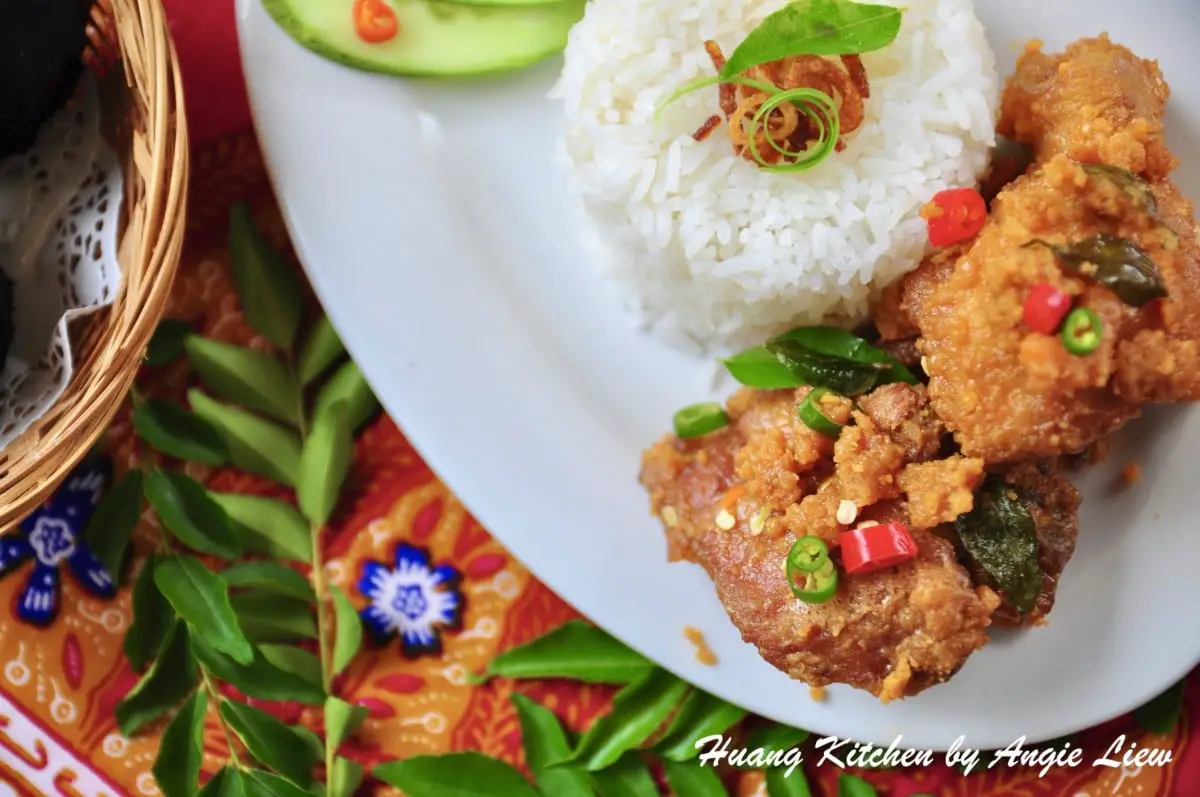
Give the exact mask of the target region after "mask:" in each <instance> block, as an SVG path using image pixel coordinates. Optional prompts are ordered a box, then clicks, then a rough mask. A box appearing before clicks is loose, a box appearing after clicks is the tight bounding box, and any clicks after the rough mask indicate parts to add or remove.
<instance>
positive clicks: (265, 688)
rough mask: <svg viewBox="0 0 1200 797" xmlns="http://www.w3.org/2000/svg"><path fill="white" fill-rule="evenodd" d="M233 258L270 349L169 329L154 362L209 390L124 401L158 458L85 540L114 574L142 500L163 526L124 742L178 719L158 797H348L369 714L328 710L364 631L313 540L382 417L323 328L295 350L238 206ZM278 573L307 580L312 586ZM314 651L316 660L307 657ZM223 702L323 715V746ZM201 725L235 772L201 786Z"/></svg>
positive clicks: (132, 637)
mask: <svg viewBox="0 0 1200 797" xmlns="http://www.w3.org/2000/svg"><path fill="white" fill-rule="evenodd" d="M229 248H230V254H231V259H232V266H233V274H234V282H235V285H236V288H237V292H238V296H239V299H240V302H241V306H242V310H243V314H244V316H245V318H246V320H247V321H248V322H249V323H250V324H251V326H253V327H254V328H255V330H256V331H258V332H259V333H260V334H261V335H262V336H263V337H264V338H265V339H266V340H267V341H269V342H270V343H271V344H272V346H273V347H274V350H273V351H272V352H264V351H259V350H256V349H250V348H246V347H242V346H236V345H233V344H230V343H226V342H223V341H217V340H211V339H208V338H204V337H202V336H200V335H197V334H195V333H194V332H193V331H192V330H191V329H190V328H189V327H188V325H187V324H185V323H183V322H181V321H178V320H174V319H168V320H165V321H163V322H162V323H161V324H160V326H159V328H158V330H157V332H156V334H155V336H154V339H153V340H152V341H151V344H150V346H149V347H148V350H147V362H148V363H150V364H154V365H165V364H167V363H170V362H172V361H174V360H177V359H179V358H180V357H182V356H185V355H186V357H187V360H188V362H189V363H190V365H191V367H192V369H193V370H194V372H195V374H196V376H197V377H198V379H199V382H200V384H201V385H202V386H203V389H200V388H197V389H193V390H191V391H190V392H189V393H188V404H189V408H185V407H183V406H181V405H179V404H176V403H173V402H169V401H164V400H161V399H156V398H145V397H143V396H142V394H141V393H140V392H139V391H137V390H136V389H135V390H134V391H133V392H132V396H133V403H134V409H133V414H132V421H133V427H134V431H135V433H136V434H137V436H138V438H139V440H140V443H141V445H143V446H148V447H149V448H151V449H153V450H154V451H156V452H158V456H155V457H151V456H142V457H141V458H140V459H141V463H140V465H139V467H137V468H135V469H132V470H130V471H129V472H128V473H127V474H125V475H124V476H123V477H122V478H121V479H120V480H119V481H118V482H117V483H116V484H115V485H114V486H113V489H112V490H110V491H109V493H108V494H107V496H106V497H105V498H104V500H103V501H102V502H101V505H100V506H99V507H98V508H97V511H96V514H95V517H94V519H93V521H92V522H91V523H90V524H89V526H88V529H87V531H86V535H87V538H88V541H89V543H90V544H91V545H92V547H93V549H94V550H95V551H96V553H97V556H98V557H99V558H100V559H101V561H102V562H103V563H104V564H105V566H107V567H109V568H110V569H111V572H114V573H115V572H119V568H120V565H121V563H122V561H123V560H124V558H125V557H126V555H127V552H128V548H129V541H130V538H131V535H132V532H133V530H134V527H135V526H136V525H137V522H138V520H139V517H140V516H141V514H142V511H143V501H144V502H145V504H147V505H148V506H149V508H150V509H151V510H153V513H154V515H156V516H157V518H158V525H159V527H160V529H161V534H160V536H159V539H158V541H157V545H156V549H155V550H154V551H153V552H152V553H151V554H150V555H149V556H147V557H146V558H145V559H144V560H143V561H142V563H141V567H140V570H139V571H138V572H137V574H136V575H135V577H134V581H133V593H132V599H133V611H134V618H133V622H132V624H131V625H130V628H129V631H128V632H127V634H126V637H125V640H124V651H125V655H126V657H127V658H128V660H129V662H130V665H131V667H133V668H134V669H135V670H136V671H139V672H142V676H141V679H140V680H139V681H138V683H137V684H136V685H135V686H134V687H133V689H132V690H131V691H130V692H129V694H128V695H127V696H126V698H125V699H124V700H123V701H122V702H121V703H120V704H119V705H118V706H117V708H116V716H117V720H118V724H119V726H120V729H121V731H122V733H124V734H126V735H132V734H135V733H137V732H139V731H140V730H142V729H144V728H145V727H146V726H147V725H149V724H150V723H152V722H154V721H156V720H159V719H160V718H162V717H164V716H167V715H168V714H172V712H173V714H172V716H171V717H170V719H169V721H168V723H167V725H166V728H165V730H164V732H163V736H162V743H161V747H160V750H159V754H158V758H157V760H156V762H155V765H154V774H155V777H156V779H157V781H158V785H159V788H160V790H161V791H162V793H163V794H164V795H166V797H177V796H178V797H182V795H189V796H190V795H195V794H203V795H225V794H243V793H246V794H271V795H279V796H280V797H289V796H290V795H309V794H313V793H315V792H320V793H323V794H325V795H326V796H327V797H349V795H351V794H353V793H354V791H355V790H356V789H357V788H358V785H359V783H360V782H361V780H362V778H363V770H362V768H361V767H360V766H359V765H358V764H357V763H355V762H354V761H352V760H350V759H348V758H345V757H343V756H341V755H339V754H338V753H339V749H340V748H341V747H342V745H343V744H344V743H345V742H346V741H347V740H348V739H349V738H350V737H351V736H352V735H353V734H354V733H355V732H356V731H357V729H358V728H359V726H360V725H361V724H362V722H363V721H364V719H365V718H366V710H365V709H364V708H362V707H360V706H354V705H351V704H349V703H347V702H346V701H344V700H342V699H341V698H339V697H337V696H336V695H334V694H333V693H332V685H333V679H334V677H335V676H336V675H338V674H339V673H340V672H341V671H342V670H344V669H345V667H346V666H347V665H348V664H349V663H350V661H351V660H352V659H353V658H354V656H355V655H356V653H357V652H358V650H359V647H360V645H361V643H362V626H361V623H360V620H359V617H358V614H357V611H356V610H355V608H354V606H353V604H352V603H351V601H350V599H349V598H348V597H347V596H346V595H345V594H344V593H342V592H341V590H339V589H338V588H337V587H336V586H334V585H332V584H330V583H329V582H328V580H327V578H326V574H325V563H324V561H323V558H322V544H321V543H322V537H323V535H324V533H325V529H326V526H327V524H328V522H329V520H330V518H331V517H332V516H333V513H334V511H335V510H336V508H337V504H338V500H339V497H340V495H341V492H342V487H343V483H344V481H345V478H346V475H347V472H348V470H349V466H350V461H351V457H352V447H353V437H354V432H355V430H356V429H358V428H359V427H360V426H362V425H363V424H364V423H365V422H366V421H367V420H368V419H369V418H370V417H371V416H372V415H373V414H374V413H375V412H376V410H377V409H378V402H377V401H376V400H375V397H374V396H373V395H372V393H371V391H370V388H369V387H368V386H367V383H366V381H365V380H364V379H363V376H362V374H361V373H360V372H359V370H358V368H357V367H356V366H355V365H354V363H353V362H352V361H349V360H348V359H347V358H346V352H345V349H344V347H343V346H342V344H341V341H340V340H339V339H338V336H337V333H336V332H335V331H334V329H333V326H332V325H331V324H330V323H329V320H328V319H327V318H326V317H324V316H323V315H322V316H321V317H319V318H318V319H316V321H315V322H314V323H312V324H311V325H310V326H309V328H308V330H307V334H304V335H303V336H301V325H302V320H303V316H304V312H303V309H304V308H303V290H302V287H301V284H300V282H299V280H298V279H297V277H296V275H295V272H294V271H293V269H292V268H291V266H289V265H288V264H287V263H286V261H284V259H283V258H282V256H281V255H280V254H279V253H278V252H276V251H275V250H274V249H273V248H271V246H270V245H269V244H268V243H267V241H266V239H265V237H264V236H263V235H262V233H261V232H260V231H259V230H258V229H257V228H256V227H255V226H254V224H253V222H252V220H251V218H250V215H249V213H248V211H247V210H246V208H245V207H244V206H237V207H235V208H234V210H233V213H232V216H231V224H230V234H229ZM163 455H165V457H167V458H170V459H174V460H181V461H183V462H194V463H198V464H202V465H208V466H222V465H232V466H234V467H236V468H239V469H241V470H243V471H246V472H249V473H254V474H256V475H259V476H262V477H264V478H267V479H269V480H272V481H274V482H276V483H278V484H279V485H281V486H283V487H287V488H292V489H293V490H294V491H295V494H296V502H297V503H296V506H293V505H292V504H291V503H289V502H286V501H281V500H278V499H275V498H268V497H262V496H247V495H240V494H233V493H218V492H213V491H210V490H209V489H208V488H206V487H205V486H204V485H203V484H201V483H200V482H199V481H198V480H196V479H194V478H192V477H191V476H189V475H187V474H185V473H184V472H183V470H182V469H178V468H174V467H170V466H168V465H163V464H159V465H155V464H152V462H151V460H152V459H157V460H163ZM166 461H170V460H166ZM287 563H299V564H301V565H305V566H307V568H308V575H307V576H305V575H303V574H302V573H301V572H300V571H299V570H297V569H295V568H294V567H292V566H291V565H290V564H287ZM314 641H315V644H316V650H317V653H316V654H313V653H311V652H309V650H308V649H307V647H306V645H308V646H311V645H312V644H313V642H314ZM225 687H232V688H234V689H236V690H238V691H239V692H241V693H242V694H243V695H245V696H247V697H250V698H256V699H259V700H267V701H294V702H296V703H300V704H305V705H310V706H319V707H321V708H322V709H323V714H324V717H323V723H322V724H323V728H324V737H323V738H321V737H319V736H317V735H315V734H313V733H312V732H311V731H309V730H308V729H307V728H304V727H302V726H289V725H287V724H285V723H283V722H282V721H280V720H279V719H277V718H276V717H275V716H273V715H271V714H269V713H267V712H265V711H263V710H261V709H259V708H255V707H253V706H250V705H248V704H245V703H242V702H238V701H235V700H229V699H227V698H226V697H225V692H224V689H225ZM210 711H211V712H213V715H215V718H216V720H217V722H218V724H219V726H220V728H221V730H222V733H223V734H224V736H225V739H226V741H227V743H228V748H229V755H230V760H229V765H228V766H226V767H225V768H223V769H222V770H220V771H219V772H218V773H217V774H216V776H215V777H213V778H212V779H211V780H210V781H209V782H208V783H207V784H206V785H205V786H204V787H203V789H201V788H200V785H199V774H200V760H201V755H202V733H203V728H204V719H205V716H206V715H207V713H208V712H210ZM317 764H323V765H324V774H325V777H324V779H323V782H322V783H317V782H316V780H315V779H314V772H315V771H316V766H317Z"/></svg>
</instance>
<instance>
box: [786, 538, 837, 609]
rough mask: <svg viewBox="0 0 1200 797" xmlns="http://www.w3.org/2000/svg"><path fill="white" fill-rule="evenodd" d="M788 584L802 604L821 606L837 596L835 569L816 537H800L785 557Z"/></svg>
mask: <svg viewBox="0 0 1200 797" xmlns="http://www.w3.org/2000/svg"><path fill="white" fill-rule="evenodd" d="M787 577H788V585H789V586H790V587H791V588H792V594H793V595H795V596H796V597H797V598H799V599H800V600H802V601H804V602H805V603H825V602H826V601H828V600H830V599H831V598H833V596H834V595H836V594H837V585H838V574H837V567H835V566H834V564H833V560H832V559H830V558H829V548H828V547H827V546H826V545H825V541H824V540H822V539H821V538H820V537H813V536H811V535H809V536H807V537H801V538H799V539H798V540H796V541H795V542H794V543H792V547H791V550H789V551H788V555H787Z"/></svg>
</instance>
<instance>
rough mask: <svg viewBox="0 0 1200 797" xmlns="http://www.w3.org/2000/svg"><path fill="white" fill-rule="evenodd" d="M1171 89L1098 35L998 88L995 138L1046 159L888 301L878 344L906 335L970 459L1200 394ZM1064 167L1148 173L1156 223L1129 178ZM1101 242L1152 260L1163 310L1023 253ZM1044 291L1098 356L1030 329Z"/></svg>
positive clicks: (1198, 275)
mask: <svg viewBox="0 0 1200 797" xmlns="http://www.w3.org/2000/svg"><path fill="white" fill-rule="evenodd" d="M1088 70H1091V71H1090V72H1089V71H1088ZM1167 93H1168V92H1167V88H1166V85H1165V84H1163V83H1162V79H1161V75H1160V74H1159V73H1158V70H1157V66H1155V65H1154V64H1153V63H1151V62H1145V61H1141V60H1140V59H1137V58H1136V57H1135V56H1134V55H1133V54H1132V53H1130V52H1129V51H1128V50H1126V49H1125V48H1123V47H1119V46H1118V45H1114V44H1112V42H1110V41H1108V39H1107V38H1100V39H1088V40H1084V41H1081V42H1077V43H1075V44H1073V45H1071V46H1070V47H1069V48H1068V49H1067V52H1066V54H1064V55H1060V56H1047V55H1044V54H1042V53H1041V52H1040V51H1038V50H1036V49H1033V50H1030V51H1029V52H1027V53H1026V55H1025V56H1023V58H1022V61H1021V64H1020V65H1019V67H1018V71H1017V74H1016V76H1015V77H1014V78H1012V79H1011V80H1010V82H1009V85H1008V87H1007V90H1006V93H1005V102H1004V107H1005V121H1004V123H1002V125H1001V127H1002V129H1003V128H1006V127H1007V128H1009V133H1010V135H1015V136H1017V137H1018V138H1021V139H1022V140H1024V141H1027V142H1029V143H1032V144H1033V145H1034V146H1035V147H1036V148H1037V150H1038V154H1039V157H1041V158H1043V159H1044V162H1042V163H1040V164H1039V165H1038V167H1037V168H1036V169H1034V170H1033V171H1031V172H1029V173H1027V174H1026V175H1024V176H1022V177H1020V178H1018V179H1017V180H1016V181H1014V182H1013V183H1011V184H1010V185H1009V186H1008V187H1007V188H1006V189H1005V190H1004V191H1002V192H1001V193H1000V195H999V196H998V197H997V198H996V200H995V202H994V203H993V206H992V211H991V215H990V217H989V219H988V221H987V224H986V225H985V227H984V229H983V231H982V232H981V233H980V234H979V236H978V237H977V238H976V239H975V240H974V241H973V242H971V243H970V244H969V246H968V247H967V248H966V250H965V251H963V252H962V253H961V254H958V253H953V252H950V253H947V252H939V253H937V254H935V255H934V256H933V257H932V258H930V259H929V260H928V261H927V262H926V263H925V264H924V265H922V266H921V267H920V268H918V269H917V270H916V271H914V272H913V273H912V274H910V275H909V276H908V277H907V278H906V279H905V280H904V282H903V283H902V285H901V287H900V288H897V289H894V290H893V291H892V292H891V295H890V296H889V297H887V300H886V301H884V302H883V303H882V305H883V307H884V308H885V312H886V314H887V316H888V318H889V322H888V324H887V325H886V328H884V327H881V331H882V332H884V333H885V334H886V333H887V332H888V331H892V332H898V333H905V334H907V333H909V332H910V330H907V329H905V328H904V325H903V324H902V323H901V322H899V321H897V320H896V318H898V317H900V318H903V317H907V320H908V321H909V322H910V323H911V324H912V325H913V326H915V327H916V328H917V330H918V331H919V333H920V338H919V340H918V348H919V349H920V351H921V353H922V355H923V360H922V366H923V368H924V370H925V371H926V373H927V374H928V376H929V377H930V383H929V393H930V397H931V398H932V400H933V405H934V409H935V410H936V411H937V413H938V415H939V416H941V417H942V419H943V420H944V421H945V422H946V425H947V426H949V427H950V428H951V429H952V430H953V431H954V433H955V437H956V440H957V441H958V443H959V444H960V445H961V446H962V450H963V453H964V454H966V455H968V456H975V457H980V458H982V459H984V460H985V461H987V462H988V463H998V462H1013V461H1019V460H1023V459H1030V458H1046V457H1055V456H1059V455H1064V454H1068V455H1069V454H1073V453H1076V452H1078V451H1081V450H1083V449H1084V448H1086V447H1087V446H1089V445H1091V444H1092V443H1094V442H1095V441H1097V440H1098V439H1100V438H1101V437H1103V436H1104V435H1106V434H1108V433H1109V432H1111V431H1113V430H1115V429H1117V428H1118V427H1120V426H1121V425H1122V424H1124V423H1125V422H1126V421H1128V420H1129V419H1131V418H1133V417H1134V416H1136V415H1137V414H1138V412H1139V410H1140V408H1141V407H1142V405H1144V404H1146V403H1149V402H1170V401H1190V400H1194V399H1196V398H1198V397H1200V316H1196V315H1195V314H1194V313H1189V308H1193V307H1194V306H1195V304H1196V301H1197V300H1198V299H1200V249H1198V248H1197V241H1196V222H1195V220H1194V217H1193V208H1192V206H1191V203H1189V202H1188V200H1187V199H1185V198H1184V197H1183V196H1182V195H1180V193H1179V191H1178V189H1177V188H1176V187H1175V186H1174V184H1173V183H1171V181H1170V180H1169V179H1167V178H1166V177H1163V176H1158V175H1159V174H1160V172H1162V171H1163V170H1166V169H1169V168H1170V167H1171V165H1172V164H1173V163H1174V161H1173V159H1172V158H1171V157H1170V154H1169V153H1168V152H1167V151H1166V149H1165V145H1164V144H1163V141H1162V120H1161V116H1162V112H1163V103H1164V102H1165V100H1166V97H1167ZM1097 131H1104V135H1105V136H1107V138H1098V137H1097ZM1068 155H1070V156H1072V157H1074V158H1079V159H1084V160H1087V161H1093V162H1094V161H1095V160H1097V159H1100V158H1106V159H1108V161H1107V162H1106V165H1110V166H1120V167H1125V168H1134V169H1145V170H1147V172H1148V174H1149V178H1148V179H1149V182H1148V186H1149V193H1150V194H1151V195H1152V197H1153V204H1154V206H1155V208H1154V209H1153V212H1151V211H1150V210H1149V209H1148V206H1147V203H1146V199H1147V197H1146V196H1145V193H1144V192H1140V191H1139V190H1138V189H1137V188H1136V187H1134V188H1131V185H1130V184H1129V183H1128V181H1126V183H1125V184H1123V183H1122V181H1121V179H1119V177H1117V176H1114V175H1113V174H1112V173H1107V174H1106V173H1100V172H1096V171H1095V170H1092V171H1088V170H1087V169H1085V168H1084V166H1083V165H1081V164H1080V163H1078V162H1076V161H1075V160H1072V159H1071V158H1068ZM1130 179H1136V178H1130ZM1100 234H1106V235H1114V236H1119V237H1121V238H1124V239H1127V240H1129V241H1132V242H1134V243H1136V244H1138V245H1139V246H1141V247H1142V248H1143V249H1144V250H1146V252H1147V253H1148V254H1149V256H1150V257H1151V259H1152V260H1153V261H1154V263H1155V265H1156V266H1157V269H1158V271H1159V272H1160V274H1161V277H1162V281H1163V283H1164V285H1165V287H1166V290H1167V294H1168V295H1167V298H1166V299H1161V300H1153V301H1150V302H1148V303H1146V304H1144V305H1143V306H1141V307H1140V308H1135V307H1132V306H1130V305H1128V304H1126V303H1125V302H1123V301H1122V300H1121V299H1120V298H1119V297H1118V296H1117V295H1116V294H1115V293H1114V292H1113V291H1112V290H1110V289H1109V288H1107V287H1104V286H1103V285H1101V284H1099V283H1098V282H1096V281H1093V280H1092V279H1089V278H1088V277H1086V276H1084V275H1083V274H1081V273H1080V272H1078V271H1076V270H1073V269H1069V268H1066V267H1064V266H1063V264H1062V263H1060V262H1059V259H1058V258H1057V257H1056V256H1055V255H1054V254H1053V253H1052V252H1051V251H1050V250H1049V249H1048V248H1047V247H1045V246H1040V245H1035V246H1033V247H1029V246H1028V245H1029V244H1030V242H1031V241H1034V240H1042V241H1046V242H1049V243H1052V244H1055V245H1059V246H1070V245H1072V244H1075V243H1078V242H1080V241H1084V240H1086V239H1089V238H1092V237H1094V236H1097V235H1100ZM1038 283H1050V284H1051V285H1054V286H1055V287H1058V288H1060V289H1062V290H1064V291H1065V292H1067V293H1068V294H1069V295H1070V296H1072V297H1073V298H1074V299H1075V304H1076V305H1077V306H1084V307H1088V308H1090V309H1092V310H1094V311H1095V312H1096V313H1097V314H1099V316H1100V318H1101V320H1102V322H1103V339H1102V342H1101V345H1100V346H1099V348H1098V349H1096V351H1094V352H1093V353H1091V354H1089V355H1087V356H1075V355H1073V354H1071V353H1069V352H1068V351H1067V350H1066V348H1065V347H1064V346H1063V345H1062V342H1061V341H1060V340H1059V339H1058V337H1057V336H1056V335H1043V334H1038V333H1035V332H1032V331H1031V330H1029V328H1028V327H1026V326H1025V324H1024V321H1023V308H1024V303H1025V300H1026V298H1027V297H1028V295H1029V292H1030V291H1031V290H1032V288H1033V287H1034V286H1035V285H1037V284H1038Z"/></svg>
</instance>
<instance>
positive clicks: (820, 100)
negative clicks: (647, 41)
mask: <svg viewBox="0 0 1200 797" xmlns="http://www.w3.org/2000/svg"><path fill="white" fill-rule="evenodd" d="M721 83H734V84H737V85H739V86H749V87H750V88H753V89H757V90H758V91H761V92H763V93H764V94H768V95H770V96H769V97H768V98H767V99H766V100H765V101H764V102H763V104H762V105H761V106H759V108H758V110H757V111H755V113H754V116H752V117H751V118H750V130H749V132H748V133H747V135H746V139H747V144H748V145H749V148H750V154H751V156H753V158H754V160H755V161H757V162H758V165H759V168H760V169H762V170H763V171H767V172H776V173H778V172H801V171H805V170H807V169H811V168H813V167H814V166H816V165H817V164H819V163H821V161H823V160H825V159H826V158H828V157H829V156H830V154H832V153H833V151H834V149H835V148H836V147H837V141H838V136H839V135H841V123H840V121H839V119H838V107H837V102H835V101H834V99H833V97H830V96H829V95H828V94H826V93H825V92H823V91H820V90H818V89H811V88H795V89H787V90H783V89H780V88H779V87H778V86H775V85H773V84H771V83H767V82H765V81H762V80H755V79H753V78H747V77H741V76H733V77H728V78H722V77H719V76H717V75H712V76H709V77H703V78H698V79H696V80H692V81H689V82H687V83H684V84H683V85H682V86H680V87H679V88H678V89H676V90H675V91H674V92H673V93H672V94H671V95H670V96H669V97H667V98H666V99H665V100H663V102H662V103H660V104H659V106H658V110H657V111H656V112H655V118H656V119H657V118H658V116H659V115H661V114H662V112H663V110H664V109H665V108H666V107H667V106H668V105H670V104H671V103H673V102H675V101H676V100H678V99H679V98H680V97H683V96H685V95H687V94H691V93H692V92H693V91H698V90H700V89H703V88H707V87H708V86H715V85H718V84H721ZM785 102H790V103H792V104H793V105H795V106H796V108H797V109H798V110H799V111H800V113H802V114H804V115H805V116H807V117H808V118H809V119H811V120H812V121H813V123H814V124H815V125H816V126H817V141H816V143H815V144H813V145H812V146H810V147H809V148H808V149H805V150H790V149H788V148H786V147H784V146H783V145H782V144H780V143H779V142H777V141H776V140H775V139H773V138H771V136H769V135H768V136H766V139H767V141H768V142H770V144H771V146H772V147H773V148H774V149H775V151H776V152H778V153H780V154H781V155H783V156H784V157H785V158H789V159H790V160H789V161H788V162H786V163H778V164H771V163H768V162H767V161H766V160H765V159H764V158H763V156H762V153H761V152H759V151H758V141H757V140H756V139H757V135H758V133H759V131H760V130H763V128H765V127H766V125H767V121H768V119H767V117H768V116H769V114H770V113H771V111H773V110H775V109H776V108H777V107H779V106H780V105H782V104H783V103H785Z"/></svg>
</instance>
